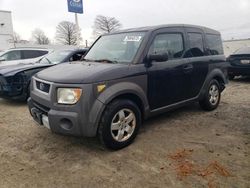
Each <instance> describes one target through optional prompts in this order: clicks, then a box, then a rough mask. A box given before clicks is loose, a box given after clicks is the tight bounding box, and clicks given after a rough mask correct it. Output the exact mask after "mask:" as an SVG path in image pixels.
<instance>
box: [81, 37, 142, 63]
mask: <svg viewBox="0 0 250 188" xmlns="http://www.w3.org/2000/svg"><path fill="white" fill-rule="evenodd" d="M144 35H145V33H144V32H128V33H117V34H112V35H104V36H102V37H101V38H99V39H98V40H97V41H96V43H95V44H94V46H93V47H91V49H90V50H89V51H88V53H87V55H86V56H85V59H89V60H102V59H108V60H111V61H115V62H117V63H124V64H128V63H131V62H132V61H133V59H134V57H135V55H136V53H137V51H138V49H139V47H140V45H141V43H142V41H143V38H144Z"/></svg>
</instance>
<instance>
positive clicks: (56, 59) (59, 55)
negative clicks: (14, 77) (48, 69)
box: [39, 50, 72, 64]
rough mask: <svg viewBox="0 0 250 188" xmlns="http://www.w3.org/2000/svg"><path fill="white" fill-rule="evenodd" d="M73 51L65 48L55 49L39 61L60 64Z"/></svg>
mask: <svg viewBox="0 0 250 188" xmlns="http://www.w3.org/2000/svg"><path fill="white" fill-rule="evenodd" d="M71 52H72V51H70V50H64V51H55V52H52V53H50V54H48V55H47V56H45V57H43V58H42V59H41V60H40V61H39V63H43V64H48V63H49V64H58V63H61V62H62V61H63V60H64V59H65V58H66V57H67V56H68V55H69V54H70V53H71Z"/></svg>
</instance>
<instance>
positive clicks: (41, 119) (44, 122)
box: [31, 108, 50, 129]
mask: <svg viewBox="0 0 250 188" xmlns="http://www.w3.org/2000/svg"><path fill="white" fill-rule="evenodd" d="M31 115H32V117H33V119H34V120H35V121H36V122H37V123H38V124H39V125H41V126H45V127H46V128H48V129H50V125H49V118H48V116H46V115H44V114H43V113H42V112H41V111H40V110H39V109H37V108H32V109H31Z"/></svg>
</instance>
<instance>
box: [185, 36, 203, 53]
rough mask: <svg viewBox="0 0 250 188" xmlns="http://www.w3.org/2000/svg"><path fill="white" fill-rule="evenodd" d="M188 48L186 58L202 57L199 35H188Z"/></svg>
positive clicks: (201, 41)
mask: <svg viewBox="0 0 250 188" xmlns="http://www.w3.org/2000/svg"><path fill="white" fill-rule="evenodd" d="M188 39H189V44H190V48H189V50H188V51H187V52H186V57H201V56H204V47H203V39H202V34H201V33H188Z"/></svg>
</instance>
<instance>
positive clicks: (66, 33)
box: [56, 21, 82, 45]
mask: <svg viewBox="0 0 250 188" xmlns="http://www.w3.org/2000/svg"><path fill="white" fill-rule="evenodd" d="M77 39H78V40H82V39H81V35H80V29H79V32H78V29H77V25H76V24H74V23H72V22H68V21H62V22H60V23H59V24H58V26H57V27H56V40H57V41H58V42H59V43H61V44H64V45H77Z"/></svg>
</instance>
